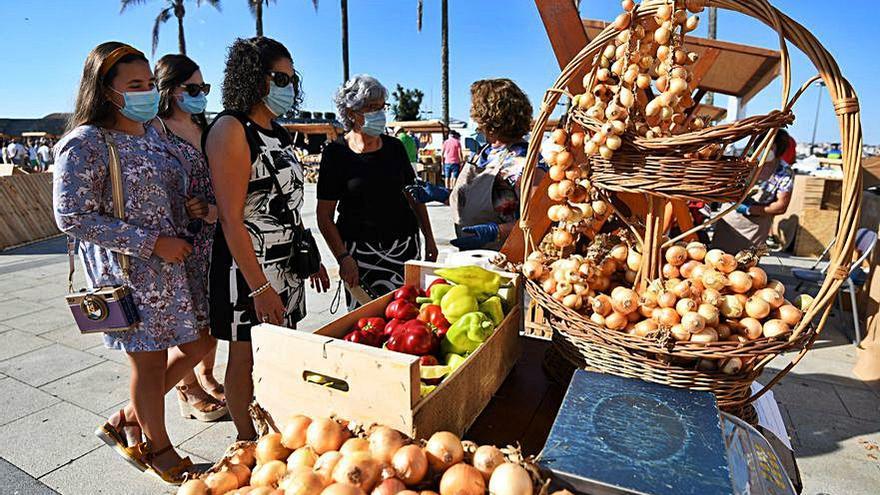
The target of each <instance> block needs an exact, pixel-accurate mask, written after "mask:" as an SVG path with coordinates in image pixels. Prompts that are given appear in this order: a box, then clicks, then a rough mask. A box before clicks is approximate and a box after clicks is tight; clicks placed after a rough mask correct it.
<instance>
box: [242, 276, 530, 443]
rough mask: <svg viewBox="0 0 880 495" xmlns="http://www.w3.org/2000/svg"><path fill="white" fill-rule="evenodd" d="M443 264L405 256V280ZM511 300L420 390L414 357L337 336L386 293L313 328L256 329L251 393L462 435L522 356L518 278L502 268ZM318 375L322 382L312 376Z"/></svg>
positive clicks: (416, 430)
mask: <svg viewBox="0 0 880 495" xmlns="http://www.w3.org/2000/svg"><path fill="white" fill-rule="evenodd" d="M441 266H442V265H438V264H434V263H422V262H410V263H407V266H406V277H405V278H406V283H408V284H413V285H415V284H419V286H420V287H425V286H426V285H427V284H428V283H430V281H431V280H433V279H435V278H436V276H435V275H434V270H435V269H437V268H440V267H441ZM504 277H505V279H506V280H507V281H508V282H509V283H510V287H509V288H507V289H505V290H504V292H505V293H504V294H503V295H504V296H505V297H506V299H507V300H508V301H509V302H511V303H512V308H511V309H510V311H508V313H507V316H506V317H505V319H504V321H503V322H502V323H501V324H500V325H499V326H498V328H497V329H496V330H495V332H494V333H493V334H492V335H491V336H490V337H489V339H487V340H486V342H485V343H484V344H483V345H481V346H480V347H479V348H478V349H477V350H476V351H475V352H474V353H473V354H471V355H470V356H469V357H468V359H467V360H466V361H465V363H464V364H463V365H462V366H460V367H459V368H458V369H457V370H455V372H454V373H452V374H451V375H450V376H448V377H447V378H446V379H445V380H443V382H442V383H441V384H440V385H439V386H438V387H437V388H436V389H435V390H434V391H433V392H432V393H431V394H429V395H427V396H426V397H424V398H421V397H420V383H419V382H420V380H419V377H420V374H419V363H418V358H417V357H416V356H410V355H408V354H401V353H397V352H392V351H388V350H385V349H379V348H375V347H369V346H365V345H360V344H355V343H352V342H347V341H344V340H341V337H343V336H344V335H345V334H346V333H348V331H349V330H350V329H351V328H352V327H353V326H354V324H355V322H356V321H357V320H358V319H359V318H363V317H367V316H381V315H383V314H384V311H385V306H387V304H388V303H389V302H390V300H391V294H386V295H385V296H383V297H381V298H379V299H376V300H374V301H372V302H371V303H369V304H367V305H365V306H362V307H361V308H358V309H357V310H355V311H353V312H351V313H348V314H346V315H344V316H342V317H341V318H339V319H338V320H336V321H334V322H332V323H330V324H328V325H326V326H324V327H322V328H320V329H318V330H316V331H315V332H314V333H306V332H297V331H292V330H289V329H286V328H282V327H277V326H274V325H259V326H257V327H255V328H254V329H253V347H254V394H255V397H256V400H257V402H258V403H259V404H260V405H261V406H262V407H263V408H265V409H266V410H267V411H268V412H269V414H270V415H271V416H272V417H273V418H276V419H278V420H279V421H283V420H284V418H287V417H289V416H290V415H293V414H306V415H308V416H313V417H315V416H331V415H332V416H338V417H341V418H346V419H349V420H354V421H360V422H365V423H374V422H375V423H382V424H386V425H388V426H391V427H393V428H396V429H398V430H400V431H402V432H404V433H406V434H408V435H410V436H412V437H413V438H426V437H428V436H430V435H431V434H432V433H434V432H436V431H441V430H446V431H451V432H453V433H456V434H458V435H462V434H463V433H464V432H465V431H466V430H467V429H468V427H470V425H471V424H472V423H473V422H474V420H476V418H477V416H479V414H480V413H481V412H482V410H483V408H485V407H486V404H487V403H488V402H489V400H490V399H491V398H492V396H493V395H494V393H495V391H497V390H498V387H500V386H501V383H502V382H503V381H504V379H505V378H506V377H507V375H508V373H509V372H510V370H511V368H512V367H513V365H514V364H515V363H516V361H517V359H518V358H519V355H520V345H519V340H518V336H519V327H520V322H521V318H522V316H521V311H520V306H519V304H518V303H517V302H518V301H519V294H520V293H521V290H520V286H519V282H518V281H517V279H516V278H515V276H514V275H513V274H505V275H504ZM316 378H319V379H321V380H322V381H324V382H325V384H323V385H322V384H318V383H315V382H314V380H315V379H316Z"/></svg>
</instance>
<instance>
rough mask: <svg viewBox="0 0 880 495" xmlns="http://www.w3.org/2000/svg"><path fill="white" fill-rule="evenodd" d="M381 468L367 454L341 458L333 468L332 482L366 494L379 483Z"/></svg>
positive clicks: (361, 453) (362, 453)
mask: <svg viewBox="0 0 880 495" xmlns="http://www.w3.org/2000/svg"><path fill="white" fill-rule="evenodd" d="M380 471H381V468H380V466H379V463H378V462H377V460H376V459H375V458H374V457H372V456H371V455H370V454H369V453H368V452H355V453H354V454H351V455H347V456H342V458H341V459H339V462H337V463H336V467H334V468H333V481H335V482H337V483H347V484H349V485H354V486H357V487H358V488H360V489H361V490H363V491H364V492H368V491H370V490H372V489H373V487H374V486H375V485H376V483H377V482H378V481H379V474H380Z"/></svg>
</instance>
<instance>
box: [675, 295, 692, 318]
mask: <svg viewBox="0 0 880 495" xmlns="http://www.w3.org/2000/svg"><path fill="white" fill-rule="evenodd" d="M696 310H697V301H694V300H693V299H691V298H689V297H683V298H681V299H679V300H678V301H677V302H676V303H675V311H676V312H677V313H678V314H679V315H681V316H684V315H686V314H687V313H690V312H691V311H696Z"/></svg>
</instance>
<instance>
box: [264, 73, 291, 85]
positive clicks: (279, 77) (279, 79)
mask: <svg viewBox="0 0 880 495" xmlns="http://www.w3.org/2000/svg"><path fill="white" fill-rule="evenodd" d="M269 75H270V76H271V77H272V83H274V84H275V86H278V87H279V88H286V87H287V85H288V84H290V83H291V82H292V81H293V80H294V78H295V77H296V76H291V75H290V74H288V73H286V72H270V73H269Z"/></svg>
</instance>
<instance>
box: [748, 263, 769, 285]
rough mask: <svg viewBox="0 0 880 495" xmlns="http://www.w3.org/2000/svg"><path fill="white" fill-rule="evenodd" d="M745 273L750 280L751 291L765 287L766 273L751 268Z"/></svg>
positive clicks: (756, 268)
mask: <svg viewBox="0 0 880 495" xmlns="http://www.w3.org/2000/svg"><path fill="white" fill-rule="evenodd" d="M747 273H748V274H749V277H751V278H752V289H755V290H758V289H763V288H764V287H767V272H765V271H764V270H763V269H762V268H758V267H757V266H753V267H751V268H749V270H748V272H747Z"/></svg>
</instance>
